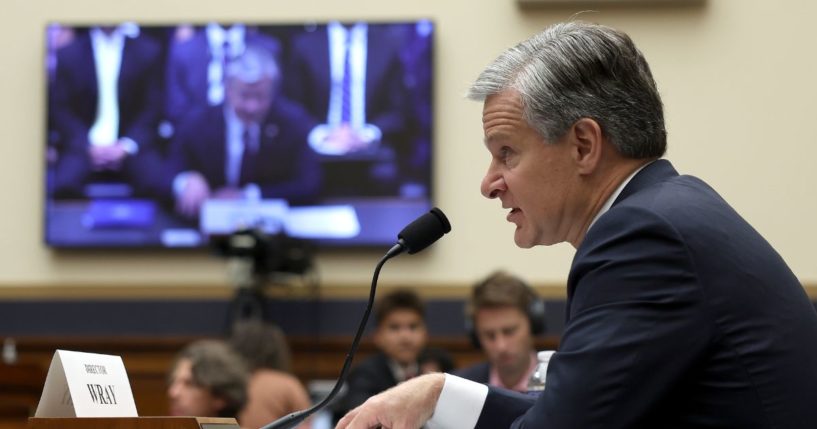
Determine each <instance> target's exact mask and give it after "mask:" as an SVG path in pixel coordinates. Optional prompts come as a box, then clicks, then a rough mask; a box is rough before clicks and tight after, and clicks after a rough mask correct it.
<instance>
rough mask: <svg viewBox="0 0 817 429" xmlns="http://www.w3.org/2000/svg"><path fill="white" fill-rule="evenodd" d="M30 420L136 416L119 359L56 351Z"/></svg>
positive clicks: (126, 377)
mask: <svg viewBox="0 0 817 429" xmlns="http://www.w3.org/2000/svg"><path fill="white" fill-rule="evenodd" d="M34 417H137V414H136V404H135V403H134V401H133V392H131V389H130V382H129V381H128V374H127V372H125V365H124V364H123V363H122V358H121V357H119V356H109V355H100V354H95V353H82V352H71V351H66V350H57V351H56V352H55V353H54V358H53V359H51V367H49V369H48V376H47V377H46V379H45V387H43V394H42V396H41V397H40V403H39V405H38V406H37V412H36V413H35V414H34Z"/></svg>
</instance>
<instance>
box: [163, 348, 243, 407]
mask: <svg viewBox="0 0 817 429" xmlns="http://www.w3.org/2000/svg"><path fill="white" fill-rule="evenodd" d="M246 387H247V368H246V366H245V364H244V360H243V359H242V358H241V356H239V355H238V354H237V353H236V352H235V351H234V350H233V349H232V348H231V347H230V346H229V345H227V344H226V343H224V342H222V341H218V340H200V341H196V342H194V343H192V344H190V345H188V346H187V347H185V348H184V350H182V351H181V352H180V353H179V355H178V357H177V358H176V362H175V363H174V364H173V368H172V370H171V371H170V378H169V386H168V388H167V397H168V399H169V401H170V415H172V416H196V417H236V416H237V415H238V412H239V411H240V410H241V409H242V408H243V407H244V404H245V403H246V401H247V393H246Z"/></svg>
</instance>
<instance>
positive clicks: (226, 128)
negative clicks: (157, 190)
mask: <svg viewBox="0 0 817 429" xmlns="http://www.w3.org/2000/svg"><path fill="white" fill-rule="evenodd" d="M279 83H280V72H279V69H278V66H277V63H276V62H275V59H274V58H273V56H272V55H271V54H270V53H269V52H268V51H267V50H265V49H264V48H258V47H255V46H253V45H250V46H248V47H247V48H246V49H245V51H244V53H243V54H242V55H241V56H239V57H238V58H236V59H235V60H234V61H232V62H231V63H230V64H229V65H228V67H227V81H226V97H225V102H224V103H223V104H222V105H218V106H205V107H203V108H199V109H197V110H194V111H193V112H191V113H190V114H189V116H188V117H187V118H186V119H185V120H184V121H183V123H182V124H181V125H180V127H179V130H178V132H177V133H176V136H175V138H174V141H173V142H172V144H171V152H170V156H169V161H168V165H169V170H170V172H171V173H170V175H169V177H172V182H171V183H167V186H166V191H167V192H168V193H170V194H171V195H172V196H173V198H174V199H175V202H176V209H177V210H178V211H179V213H181V214H183V215H185V216H189V217H195V216H196V215H197V214H198V212H199V209H200V207H201V205H202V203H204V201H205V200H207V199H208V198H217V199H218V198H220V199H242V198H252V199H257V198H284V199H287V200H288V201H290V202H296V203H297V202H304V201H309V200H310V199H311V198H313V197H314V196H315V194H316V193H317V191H318V187H319V186H320V181H321V175H320V169H319V167H318V165H317V160H316V158H315V156H314V153H313V152H312V151H311V150H310V149H309V147H308V146H307V145H306V135H307V132H308V131H309V128H310V126H311V122H310V121H309V118H308V116H307V115H306V114H305V113H304V112H303V109H301V108H300V107H299V106H297V105H295V104H293V103H291V102H289V101H287V100H285V99H284V98H283V97H280V96H279V94H278V88H279Z"/></svg>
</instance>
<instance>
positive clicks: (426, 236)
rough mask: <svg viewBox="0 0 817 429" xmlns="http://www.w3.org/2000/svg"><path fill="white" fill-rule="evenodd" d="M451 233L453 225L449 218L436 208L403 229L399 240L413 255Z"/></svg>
mask: <svg viewBox="0 0 817 429" xmlns="http://www.w3.org/2000/svg"><path fill="white" fill-rule="evenodd" d="M449 231H451V224H450V223H449V222H448V218H446V217H445V214H443V212H442V210H440V209H438V208H437V207H434V208H433V209H431V211H429V212H428V213H426V214H424V215H422V216H420V217H418V218H417V219H415V220H414V221H413V222H411V223H410V224H408V225H407V226H406V227H405V228H403V230H402V231H400V233H399V234H397V238H398V239H400V241H401V243H402V244H403V246H404V247H405V248H406V250H407V251H408V253H409V254H410V255H411V254H414V253H417V252H419V251H421V250H423V249H425V248H426V247H428V246H429V245H431V243H433V242H435V241H437V240H439V239H440V237H442V236H443V234H446V233H448V232H449Z"/></svg>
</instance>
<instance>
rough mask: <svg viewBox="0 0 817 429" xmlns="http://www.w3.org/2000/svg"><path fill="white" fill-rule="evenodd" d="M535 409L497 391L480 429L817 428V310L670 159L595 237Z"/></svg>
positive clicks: (578, 262)
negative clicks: (816, 404)
mask: <svg viewBox="0 0 817 429" xmlns="http://www.w3.org/2000/svg"><path fill="white" fill-rule="evenodd" d="M567 286H568V290H567V293H568V301H567V324H566V327H565V332H564V335H563V337H562V341H561V344H560V348H559V352H558V353H557V354H556V355H555V356H554V357H553V358H552V359H551V361H550V364H549V367H548V374H547V387H546V389H545V391H544V393H543V394H542V395H541V396H540V397H539V399H537V400H536V401H535V402H533V401H532V400H531V399H529V398H525V397H524V396H522V395H514V394H512V393H508V392H503V391H501V390H499V389H495V388H491V390H490V393H489V394H488V398H487V401H486V403H485V406H484V407H483V410H482V414H481V415H480V419H479V422H478V424H477V427H478V428H492V429H496V428H505V427H513V428H543V429H544V428H547V429H566V428H582V429H588V428H604V429H618V428H622V429H623V428H741V429H752V428H775V429H802V428H813V427H817V406H815V402H814V398H817V313H815V309H814V307H813V305H812V303H811V302H810V301H809V299H808V297H807V296H806V294H805V292H804V291H803V288H802V287H801V285H800V283H799V282H798V280H797V278H796V277H795V276H794V274H792V272H791V271H790V270H789V268H788V267H787V266H786V263H785V262H784V261H783V259H782V258H781V257H780V255H778V253H777V252H776V251H775V250H774V249H773V248H772V247H771V246H770V245H769V243H767V242H766V240H764V239H763V238H762V237H761V236H760V235H759V234H758V233H757V231H755V230H754V229H753V228H752V227H751V226H750V225H749V224H748V223H747V222H746V221H745V220H743V219H742V218H741V217H740V216H739V215H738V214H737V213H736V212H735V211H734V210H733V209H732V208H731V207H730V206H729V205H728V204H727V203H726V202H725V201H724V200H723V199H721V197H720V196H718V194H717V193H716V192H715V191H714V190H712V189H711V188H710V187H709V186H708V185H706V184H705V183H703V182H702V181H701V180H699V179H697V178H694V177H691V176H679V175H678V173H677V172H676V171H675V170H674V169H673V167H672V166H671V164H670V163H669V162H667V161H665V160H659V161H656V162H655V163H653V164H651V165H649V166H647V167H646V168H644V169H643V170H642V171H641V172H639V173H638V174H637V175H636V176H635V177H634V178H633V179H632V181H631V182H630V183H629V184H628V185H627V186H626V187H625V188H624V190H623V192H622V193H621V195H620V196H619V197H618V198H617V200H616V201H615V203H614V205H613V206H612V208H611V209H610V211H608V212H607V213H605V214H604V215H602V216H601V217H600V218H599V219H598V221H597V223H596V224H595V225H593V226H592V227H591V229H590V230H589V231H588V234H587V236H586V237H585V239H584V241H583V242H582V244H581V245H580V246H579V248H578V249H577V252H576V255H575V258H574V261H573V265H572V267H571V270H570V275H569V277H568V285H567Z"/></svg>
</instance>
